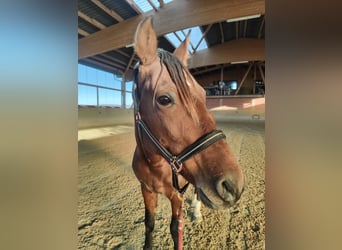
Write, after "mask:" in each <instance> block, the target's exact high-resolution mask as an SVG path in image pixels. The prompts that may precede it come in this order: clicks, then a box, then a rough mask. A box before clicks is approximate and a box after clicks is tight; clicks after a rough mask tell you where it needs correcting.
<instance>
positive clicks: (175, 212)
mask: <svg viewBox="0 0 342 250" xmlns="http://www.w3.org/2000/svg"><path fill="white" fill-rule="evenodd" d="M170 200H171V207H172V217H171V224H170V231H171V235H172V239H173V243H174V249H175V250H176V249H177V250H180V249H182V242H181V241H179V239H182V236H183V235H182V233H183V228H179V226H183V224H184V219H183V214H182V213H183V202H184V198H183V195H181V194H180V193H178V192H177V193H174V195H173V197H172V198H171V199H170ZM179 219H181V220H183V221H182V224H180V223H179ZM179 229H180V231H179ZM178 231H179V232H178Z"/></svg>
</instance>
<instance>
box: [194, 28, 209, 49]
mask: <svg viewBox="0 0 342 250" xmlns="http://www.w3.org/2000/svg"><path fill="white" fill-rule="evenodd" d="M212 26H213V24H212V23H211V24H210V25H209V26H208V27H207V28H206V30H205V31H204V32H203V34H202V37H201V39H200V40H199V41H198V43H197V45H196V47H195V48H194V53H196V51H197V49H198V46H200V44H201V42H202V40H203V38H204V37H205V35H206V34H207V33H208V32H209V30H210V29H211V27H212Z"/></svg>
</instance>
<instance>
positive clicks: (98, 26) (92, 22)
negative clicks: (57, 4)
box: [77, 11, 106, 30]
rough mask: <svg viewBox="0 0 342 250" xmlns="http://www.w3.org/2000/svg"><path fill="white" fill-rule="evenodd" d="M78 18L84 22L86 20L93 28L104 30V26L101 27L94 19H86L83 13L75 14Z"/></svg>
mask: <svg viewBox="0 0 342 250" xmlns="http://www.w3.org/2000/svg"><path fill="white" fill-rule="evenodd" d="M77 14H78V16H79V17H80V18H82V19H84V20H86V21H87V22H88V23H91V24H92V25H94V26H95V27H97V28H99V29H101V30H102V29H105V28H106V26H105V25H103V24H102V23H100V22H99V21H97V20H96V19H94V18H90V17H88V16H87V15H86V14H84V13H83V12H81V11H78V12H77Z"/></svg>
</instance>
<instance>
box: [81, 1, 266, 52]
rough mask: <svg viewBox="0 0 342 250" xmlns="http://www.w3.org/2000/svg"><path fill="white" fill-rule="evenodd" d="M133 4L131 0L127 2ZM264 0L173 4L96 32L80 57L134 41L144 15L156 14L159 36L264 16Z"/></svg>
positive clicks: (86, 41) (85, 41) (83, 40)
mask: <svg viewBox="0 0 342 250" xmlns="http://www.w3.org/2000/svg"><path fill="white" fill-rule="evenodd" d="M126 1H127V2H128V3H130V4H131V6H132V3H131V0H126ZM264 13H265V0H236V1H222V0H211V1H207V0H188V1H173V2H170V3H168V4H166V5H164V7H163V8H160V9H159V11H158V12H154V11H150V12H147V13H145V14H144V15H139V16H135V17H132V18H129V19H127V20H124V21H122V22H120V23H117V24H115V25H112V26H110V27H108V28H106V29H103V30H100V31H98V32H95V33H93V34H91V35H89V36H87V37H84V38H81V39H79V41H78V52H79V53H78V57H79V58H85V57H89V56H93V55H97V54H101V53H104V52H107V51H111V50H115V49H118V48H122V47H124V46H125V45H127V44H131V43H132V42H133V38H134V34H135V30H136V28H137V25H138V24H139V22H140V21H141V20H142V19H143V18H144V16H150V15H153V23H154V26H155V29H156V33H157V35H158V36H161V35H165V34H167V33H170V32H174V31H177V30H182V29H185V28H189V27H194V26H203V25H208V24H210V23H217V22H222V21H224V20H226V19H229V18H236V17H241V16H248V15H255V14H264Z"/></svg>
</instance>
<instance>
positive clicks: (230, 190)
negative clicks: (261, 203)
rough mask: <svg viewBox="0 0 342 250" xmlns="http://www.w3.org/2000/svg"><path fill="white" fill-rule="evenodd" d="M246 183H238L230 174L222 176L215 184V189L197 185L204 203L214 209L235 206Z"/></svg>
mask: <svg viewBox="0 0 342 250" xmlns="http://www.w3.org/2000/svg"><path fill="white" fill-rule="evenodd" d="M243 191H244V184H243V183H242V184H240V185H238V184H236V183H235V182H234V181H232V180H231V179H230V178H229V176H222V177H220V178H219V179H218V181H217V182H216V184H215V185H214V190H213V191H209V190H206V189H205V188H200V187H197V193H198V196H199V198H200V199H201V201H202V202H203V204H204V205H206V206H208V207H210V208H212V209H220V208H228V207H231V206H233V205H234V204H235V203H236V202H237V201H238V200H239V199H240V197H241V195H242V193H243Z"/></svg>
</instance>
